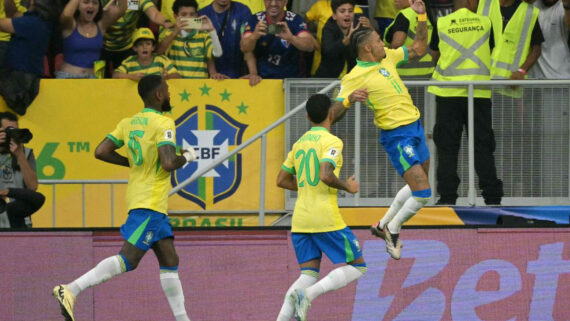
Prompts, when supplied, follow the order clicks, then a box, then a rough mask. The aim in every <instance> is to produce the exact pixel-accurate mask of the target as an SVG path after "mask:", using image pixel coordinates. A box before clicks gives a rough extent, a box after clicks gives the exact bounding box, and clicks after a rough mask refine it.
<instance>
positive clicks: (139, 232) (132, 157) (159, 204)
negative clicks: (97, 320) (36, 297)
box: [53, 75, 195, 321]
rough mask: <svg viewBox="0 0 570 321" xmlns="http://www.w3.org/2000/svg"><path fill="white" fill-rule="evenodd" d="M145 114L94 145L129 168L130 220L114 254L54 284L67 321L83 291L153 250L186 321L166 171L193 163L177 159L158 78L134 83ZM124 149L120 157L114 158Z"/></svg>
mask: <svg viewBox="0 0 570 321" xmlns="http://www.w3.org/2000/svg"><path fill="white" fill-rule="evenodd" d="M138 92H139V95H140V96H141V98H142V100H143V101H144V109H143V110H142V111H141V112H139V113H137V114H135V115H134V116H132V117H127V118H125V119H123V120H121V122H119V124H118V125H117V128H116V129H115V130H114V131H113V132H111V133H110V134H108V135H107V137H106V138H105V139H104V140H103V141H102V142H101V143H100V144H99V146H97V149H96V150H95V157H96V158H98V159H100V160H102V161H105V162H108V163H111V164H116V165H120V166H126V167H130V175H129V184H128V187H127V207H128V210H129V217H128V219H127V222H126V223H125V224H124V225H123V226H122V227H121V234H122V235H123V237H124V238H125V242H124V244H123V248H122V249H121V251H120V252H119V254H118V255H115V256H111V257H108V258H106V259H104V260H103V261H101V262H99V264H97V266H95V267H94V268H93V269H92V270H90V271H89V272H87V273H85V274H84V275H82V276H81V277H79V278H78V279H76V280H75V281H73V282H71V283H69V284H65V285H58V286H56V287H55V288H54V289H53V296H54V297H55V298H56V299H57V300H58V301H59V304H60V307H61V312H62V314H63V315H64V316H65V318H66V320H71V321H73V320H74V318H73V305H74V303H75V298H76V297H77V295H79V293H81V292H82V291H83V290H85V289H87V288H90V287H92V286H95V285H97V284H100V283H102V282H105V281H107V280H109V279H111V278H112V277H114V276H117V275H119V274H121V273H124V272H128V271H132V270H134V269H136V267H137V265H138V264H139V262H140V260H141V259H142V257H143V256H144V255H145V253H146V252H147V251H148V250H149V249H152V250H153V251H154V253H155V255H156V257H157V259H158V263H159V265H160V283H161V285H162V289H163V291H164V294H166V298H167V299H168V303H169V304H170V308H171V309H172V312H173V313H174V316H175V317H176V321H189V320H190V319H189V318H188V315H187V314H186V309H185V307H184V293H183V292H182V285H181V283H180V279H179V278H178V255H177V254H176V250H175V248H174V242H173V240H174V235H173V234H172V228H171V226H170V223H169V221H168V216H167V214H166V210H167V207H168V190H169V186H170V172H171V171H174V170H176V169H178V168H180V167H182V166H184V164H186V163H188V162H191V161H193V160H194V158H195V156H194V152H193V151H192V150H191V149H190V150H182V155H177V154H176V135H175V130H176V127H175V126H174V121H173V120H172V119H171V118H168V117H166V116H164V115H163V114H162V113H163V112H167V111H169V110H170V109H171V106H170V93H169V92H168V85H167V84H166V82H165V81H164V79H163V78H162V77H161V76H158V75H148V76H145V77H144V78H142V79H141V80H140V82H139V84H138ZM125 142H126V145H127V146H128V151H127V155H128V157H124V156H122V155H120V154H119V153H117V151H116V150H117V149H118V148H120V147H121V146H123V145H125Z"/></svg>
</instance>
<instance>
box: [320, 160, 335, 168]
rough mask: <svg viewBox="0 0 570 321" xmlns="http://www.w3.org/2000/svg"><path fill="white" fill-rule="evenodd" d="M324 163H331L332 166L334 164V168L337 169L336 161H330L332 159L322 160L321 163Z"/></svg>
mask: <svg viewBox="0 0 570 321" xmlns="http://www.w3.org/2000/svg"><path fill="white" fill-rule="evenodd" d="M323 162H328V163H331V164H333V166H334V168H336V162H335V161H334V160H332V159H330V158H323V159H321V163H323Z"/></svg>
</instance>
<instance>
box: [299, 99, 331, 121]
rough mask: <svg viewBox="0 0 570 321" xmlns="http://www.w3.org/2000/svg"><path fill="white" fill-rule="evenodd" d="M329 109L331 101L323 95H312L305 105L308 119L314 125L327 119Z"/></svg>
mask: <svg viewBox="0 0 570 321" xmlns="http://www.w3.org/2000/svg"><path fill="white" fill-rule="evenodd" d="M330 107H331V99H330V98H329V96H327V95H325V94H315V95H312V96H311V97H310V98H309V100H307V104H306V105H305V108H306V109H307V114H308V115H309V119H310V120H311V121H312V122H313V123H315V124H318V123H322V122H323V121H324V120H325V119H326V118H327V116H328V114H329V108H330Z"/></svg>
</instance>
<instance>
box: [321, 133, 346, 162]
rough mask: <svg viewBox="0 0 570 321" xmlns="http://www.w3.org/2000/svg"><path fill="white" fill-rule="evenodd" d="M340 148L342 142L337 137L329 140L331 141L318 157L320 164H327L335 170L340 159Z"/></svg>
mask: <svg viewBox="0 0 570 321" xmlns="http://www.w3.org/2000/svg"><path fill="white" fill-rule="evenodd" d="M342 147H343V143H342V140H340V139H339V138H338V137H335V139H331V141H330V142H329V143H328V144H327V145H326V146H325V148H324V149H323V150H322V154H321V155H320V157H319V159H320V162H321V163H323V162H329V163H331V164H332V165H333V166H334V167H335V168H336V166H337V164H338V161H339V160H340V159H341V157H342Z"/></svg>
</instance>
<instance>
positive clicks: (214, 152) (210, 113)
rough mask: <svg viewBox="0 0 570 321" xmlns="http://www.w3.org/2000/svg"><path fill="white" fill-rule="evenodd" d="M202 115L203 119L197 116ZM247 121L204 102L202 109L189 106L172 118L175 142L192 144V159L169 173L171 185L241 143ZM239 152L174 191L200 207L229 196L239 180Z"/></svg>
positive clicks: (240, 160)
mask: <svg viewBox="0 0 570 321" xmlns="http://www.w3.org/2000/svg"><path fill="white" fill-rule="evenodd" d="M202 117H205V119H201V118H202ZM246 128H247V125H245V124H242V123H240V122H238V121H236V120H235V119H233V118H231V117H230V116H229V115H228V114H227V113H226V112H224V111H223V110H222V109H220V108H218V107H216V106H212V105H206V108H205V113H204V112H202V113H199V110H198V107H192V108H190V109H189V110H188V111H187V112H186V113H184V114H183V115H182V116H180V118H178V119H177V120H176V143H177V144H178V145H181V146H182V148H184V149H190V148H194V152H195V154H196V160H195V161H194V162H192V163H189V164H186V165H184V167H182V168H180V169H178V170H177V171H176V172H175V173H174V175H172V179H171V180H172V185H173V186H175V185H178V184H179V183H180V182H182V181H184V180H186V179H187V178H189V177H191V176H192V175H193V174H194V173H195V172H197V171H198V170H200V169H203V168H204V167H206V166H208V165H209V164H211V163H213V162H214V161H215V160H216V159H218V158H219V157H220V156H222V155H225V154H226V153H228V151H229V150H230V146H237V145H239V144H241V142H242V137H243V133H244V132H245V129H246ZM241 169H242V155H241V154H239V153H238V154H236V155H234V156H233V157H231V158H229V159H228V160H226V161H225V162H223V163H222V164H220V165H219V166H218V167H216V168H214V169H213V170H211V171H209V172H207V173H206V174H204V175H202V177H200V178H198V179H197V180H195V181H194V182H192V184H189V185H187V186H186V187H184V189H182V190H180V191H179V192H178V194H179V195H180V196H182V197H184V198H186V199H188V200H190V201H192V202H194V203H196V204H198V205H200V207H202V208H203V209H205V208H206V204H208V203H210V204H215V203H217V202H219V201H221V200H223V199H225V198H227V197H229V196H231V195H232V194H233V193H235V191H236V190H237V188H238V187H239V184H240V182H241Z"/></svg>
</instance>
